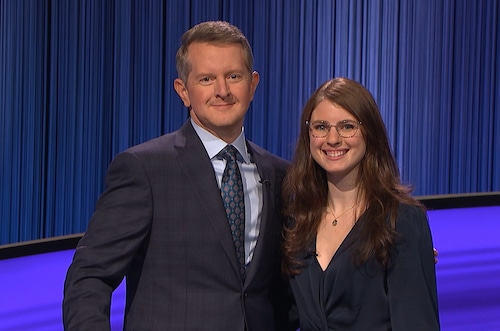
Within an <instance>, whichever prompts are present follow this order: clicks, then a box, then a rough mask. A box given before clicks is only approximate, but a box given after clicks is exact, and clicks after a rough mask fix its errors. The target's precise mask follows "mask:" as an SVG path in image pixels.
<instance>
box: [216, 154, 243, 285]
mask: <svg viewBox="0 0 500 331" xmlns="http://www.w3.org/2000/svg"><path fill="white" fill-rule="evenodd" d="M218 156H219V157H221V158H223V159H225V160H226V161H227V163H226V168H225V169H224V173H223V174H222V182H221V195H222V201H223V202H224V207H225V208H226V215H227V219H228V221H229V226H230V228H231V234H232V235H233V240H234V246H235V248H236V256H237V257H238V261H239V262H240V274H241V277H242V278H245V199H244V194H243V182H242V179H241V173H240V169H239V168H238V162H236V157H237V156H240V155H239V153H238V151H237V150H236V148H235V147H234V146H232V145H227V146H226V147H224V149H223V150H221V151H220V152H219V154H218ZM240 158H241V156H240Z"/></svg>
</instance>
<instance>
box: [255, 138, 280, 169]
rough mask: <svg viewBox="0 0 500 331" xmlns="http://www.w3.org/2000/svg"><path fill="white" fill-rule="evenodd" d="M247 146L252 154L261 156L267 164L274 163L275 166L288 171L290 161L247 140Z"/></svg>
mask: <svg viewBox="0 0 500 331" xmlns="http://www.w3.org/2000/svg"><path fill="white" fill-rule="evenodd" d="M247 144H248V146H249V148H250V149H251V152H252V154H254V155H255V154H257V155H259V156H261V157H262V158H264V159H265V160H266V161H267V162H269V163H272V164H273V165H275V166H276V167H278V168H283V169H286V168H288V166H289V165H290V161H288V160H286V159H284V158H282V157H281V156H278V155H276V154H274V153H271V152H270V151H268V150H267V149H265V148H264V147H261V146H259V145H257V144H256V143H254V142H252V141H250V140H247Z"/></svg>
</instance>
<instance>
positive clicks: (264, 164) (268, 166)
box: [246, 142, 276, 284]
mask: <svg viewBox="0 0 500 331" xmlns="http://www.w3.org/2000/svg"><path fill="white" fill-rule="evenodd" d="M247 146H248V150H249V151H250V153H251V155H252V162H254V163H255V164H256V165H257V171H258V173H259V176H260V178H261V181H262V182H263V184H262V218H261V222H260V229H259V237H258V238H257V245H256V246H255V250H254V255H253V258H252V262H251V263H250V268H249V269H248V270H247V278H246V284H248V283H249V282H250V281H251V280H252V278H253V277H254V276H255V273H256V272H259V268H258V266H259V261H260V260H261V259H264V258H265V257H266V252H268V249H267V244H269V243H267V242H265V241H264V240H263V238H266V232H267V231H268V229H269V227H270V226H271V225H272V224H270V222H273V221H276V220H274V219H273V217H274V210H275V208H276V201H275V192H276V190H275V185H276V173H275V171H274V166H273V164H272V163H271V161H269V159H268V158H266V157H265V155H264V154H263V153H262V152H261V151H260V150H259V148H257V147H255V145H253V144H252V143H251V142H248V143H247ZM273 244H274V243H273Z"/></svg>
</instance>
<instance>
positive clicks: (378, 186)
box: [282, 78, 421, 275]
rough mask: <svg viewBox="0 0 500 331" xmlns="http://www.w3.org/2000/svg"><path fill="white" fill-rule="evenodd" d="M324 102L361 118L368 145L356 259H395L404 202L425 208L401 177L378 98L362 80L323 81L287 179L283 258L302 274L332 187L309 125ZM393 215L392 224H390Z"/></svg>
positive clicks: (288, 269)
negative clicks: (317, 159) (311, 144)
mask: <svg viewBox="0 0 500 331" xmlns="http://www.w3.org/2000/svg"><path fill="white" fill-rule="evenodd" d="M323 100H327V101H329V102H331V103H332V104H335V105H337V106H340V107H342V108H344V109H345V110H347V111H348V112H349V113H351V114H352V115H353V116H354V117H355V118H356V119H357V120H358V121H361V122H362V125H360V130H361V132H362V133H363V137H364V139H365V143H366V154H365V156H364V158H363V159H362V160H361V163H360V167H359V172H358V177H357V185H358V187H359V190H358V199H361V201H362V202H363V204H364V205H366V206H367V207H369V208H368V209H367V210H366V212H365V213H366V215H365V217H368V220H369V221H368V222H364V224H365V225H364V226H363V228H362V229H361V233H360V237H359V240H358V241H357V243H356V246H355V249H354V255H353V259H354V261H355V263H357V264H361V263H363V262H365V261H367V260H368V259H369V258H371V257H375V258H376V259H377V260H378V261H379V263H380V264H381V265H382V266H386V265H387V264H388V263H389V262H390V258H391V254H390V252H391V249H392V247H393V246H394V243H395V240H396V233H395V230H394V229H395V223H396V217H397V210H398V205H399V203H406V204H410V205H418V206H421V205H420V203H419V202H418V201H416V200H414V199H413V198H412V197H411V196H410V192H411V188H410V187H408V186H405V185H403V184H402V183H401V181H400V175H399V169H398V167H397V164H396V161H395V159H394V156H393V155H392V152H391V149H390V146H389V140H388V138H387V132H386V128H385V125H384V122H383V120H382V117H381V115H380V111H379V109H378V106H377V104H376V103H375V100H374V99H373V97H372V95H371V94H370V92H369V91H368V90H367V89H366V88H364V87H363V86H362V85H361V84H359V83H357V82H355V81H353V80H350V79H347V78H334V79H332V80H329V81H327V82H325V83H323V84H322V85H321V86H320V87H319V88H318V89H317V90H316V91H315V92H314V93H313V95H312V96H311V97H310V98H309V100H308V101H307V103H306V105H305V106H304V109H303V112H302V116H301V127H300V132H299V138H298V141H297V146H296V149H295V153H294V158H293V161H292V164H291V166H290V168H289V170H288V173H287V175H286V177H285V179H284V181H283V202H284V210H283V212H284V215H285V216H286V217H287V219H288V222H287V225H286V226H285V229H284V239H285V240H284V245H283V250H284V259H283V264H282V270H283V272H284V273H285V274H288V275H294V274H297V273H299V272H300V267H301V265H302V263H301V260H302V258H303V256H304V254H307V250H308V247H309V246H310V245H311V243H312V242H313V241H314V239H315V237H316V231H317V228H318V225H319V223H320V221H321V217H322V214H323V211H324V208H325V206H326V205H327V197H328V186H327V178H326V173H325V171H324V170H323V169H322V168H321V167H320V166H319V165H318V164H317V163H316V162H315V161H314V159H313V158H312V157H311V153H310V149H309V128H308V126H307V125H306V124H305V123H306V121H309V120H310V119H311V114H312V112H313V110H314V109H315V108H316V106H317V105H318V104H319V103H320V102H321V101H323ZM388 218H389V220H390V222H387V219H388Z"/></svg>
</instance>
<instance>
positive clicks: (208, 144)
mask: <svg viewBox="0 0 500 331" xmlns="http://www.w3.org/2000/svg"><path fill="white" fill-rule="evenodd" d="M191 124H192V125H193V128H194V131H196V134H197V135H198V137H200V139H201V142H202V143H203V146H205V150H206V151H207V153H208V156H209V157H210V159H212V158H214V157H216V156H217V154H218V153H219V152H220V151H221V149H223V148H224V147H226V145H227V143H226V142H225V141H224V140H222V139H220V138H218V137H216V136H214V135H213V134H211V133H210V132H208V131H207V130H205V129H204V128H202V127H201V126H199V125H198V124H196V123H195V122H194V121H193V119H191ZM231 145H233V146H234V147H236V149H237V150H238V152H239V153H240V154H241V156H242V157H243V160H244V161H245V163H250V155H249V154H248V150H247V144H246V139H245V128H243V127H242V128H241V133H240V135H239V136H238V138H236V139H235V140H234V141H233V142H232V143H231Z"/></svg>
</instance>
